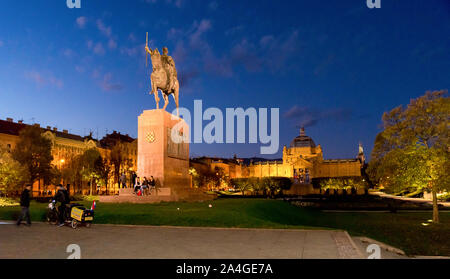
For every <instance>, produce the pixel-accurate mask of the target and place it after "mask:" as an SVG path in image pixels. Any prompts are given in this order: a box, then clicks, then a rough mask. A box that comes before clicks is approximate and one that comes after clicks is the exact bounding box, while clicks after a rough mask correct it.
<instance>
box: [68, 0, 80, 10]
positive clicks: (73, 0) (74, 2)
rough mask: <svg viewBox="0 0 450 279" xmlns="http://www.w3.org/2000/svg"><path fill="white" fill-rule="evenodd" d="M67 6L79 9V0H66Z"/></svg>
mask: <svg viewBox="0 0 450 279" xmlns="http://www.w3.org/2000/svg"><path fill="white" fill-rule="evenodd" d="M66 3H67V8H69V9H73V8H77V9H80V8H81V0H67V1H66Z"/></svg>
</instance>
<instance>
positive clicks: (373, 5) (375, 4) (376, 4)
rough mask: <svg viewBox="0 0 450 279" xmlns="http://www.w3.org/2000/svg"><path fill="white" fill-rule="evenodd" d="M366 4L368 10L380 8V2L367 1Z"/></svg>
mask: <svg viewBox="0 0 450 279" xmlns="http://www.w3.org/2000/svg"><path fill="white" fill-rule="evenodd" d="M366 4H367V8H369V9H373V8H377V9H380V8H381V0H367V2H366Z"/></svg>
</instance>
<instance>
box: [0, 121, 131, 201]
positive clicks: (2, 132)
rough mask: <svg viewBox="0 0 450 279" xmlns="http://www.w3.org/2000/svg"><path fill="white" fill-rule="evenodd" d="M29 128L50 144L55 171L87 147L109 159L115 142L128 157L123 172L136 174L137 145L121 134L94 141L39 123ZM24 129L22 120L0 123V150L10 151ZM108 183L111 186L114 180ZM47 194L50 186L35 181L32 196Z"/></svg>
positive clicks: (50, 188) (52, 188) (88, 137)
mask: <svg viewBox="0 0 450 279" xmlns="http://www.w3.org/2000/svg"><path fill="white" fill-rule="evenodd" d="M33 125H34V126H37V127H39V128H41V130H42V136H44V137H46V138H48V139H49V140H50V141H51V145H52V156H53V161H52V165H53V166H55V167H56V168H57V169H59V170H62V169H63V168H64V167H65V165H66V164H67V163H68V162H70V161H71V160H72V159H73V158H75V157H76V156H78V155H81V154H83V153H84V152H85V151H86V150H88V149H91V148H96V149H97V150H98V151H99V153H100V154H101V156H102V157H103V158H109V157H110V153H111V149H112V147H113V146H114V145H115V143H117V142H119V141H123V142H125V143H126V144H125V147H126V148H125V150H124V153H125V157H127V158H129V162H130V163H129V164H128V165H127V171H128V172H132V171H136V161H137V160H136V158H137V150H136V147H135V146H137V144H136V141H137V140H135V139H133V138H131V137H129V136H128V135H121V134H120V133H117V132H114V133H112V134H109V135H106V136H105V137H104V138H103V139H102V140H100V141H97V140H95V139H93V138H92V136H86V137H82V136H79V135H74V134H70V133H69V132H68V130H62V131H58V129H57V128H52V127H49V126H47V127H45V128H43V127H40V125H39V124H33ZM28 126H30V124H25V123H23V121H18V122H14V121H13V119H11V118H7V119H6V120H0V147H2V148H6V150H7V151H9V152H11V151H12V150H13V149H14V148H15V146H16V144H17V142H18V141H19V133H20V131H21V130H23V129H24V128H26V127H28ZM107 163H110V162H109V160H107ZM110 183H114V181H111V182H110ZM69 190H71V194H74V193H75V192H74V189H69ZM49 191H50V192H52V193H53V192H54V187H44V185H43V182H42V181H37V182H35V184H34V185H33V193H34V194H37V195H43V194H48V193H49Z"/></svg>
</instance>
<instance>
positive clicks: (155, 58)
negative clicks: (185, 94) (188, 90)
mask: <svg viewBox="0 0 450 279" xmlns="http://www.w3.org/2000/svg"><path fill="white" fill-rule="evenodd" d="M146 51H147V53H149V54H150V58H151V60H152V65H153V72H152V74H151V76H150V80H151V82H152V90H151V91H150V94H155V102H156V109H159V96H158V90H161V92H162V96H163V98H164V107H163V109H164V110H165V109H166V107H167V105H168V104H169V95H172V96H173V98H174V100H175V105H176V107H177V116H179V115H180V114H179V93H180V84H179V82H178V79H177V77H176V75H173V74H172V75H171V73H170V71H169V70H168V69H167V68H166V67H164V65H163V62H162V59H161V54H160V53H159V51H158V49H155V50H151V49H150V48H148V47H146ZM174 70H175V69H174ZM169 75H171V76H170V78H172V79H173V82H172V85H171V84H169V81H170V79H169Z"/></svg>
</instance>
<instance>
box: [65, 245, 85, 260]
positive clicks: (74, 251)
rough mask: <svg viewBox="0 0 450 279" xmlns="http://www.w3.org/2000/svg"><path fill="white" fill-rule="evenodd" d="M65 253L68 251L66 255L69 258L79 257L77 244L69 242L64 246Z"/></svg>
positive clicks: (79, 252) (75, 258)
mask: <svg viewBox="0 0 450 279" xmlns="http://www.w3.org/2000/svg"><path fill="white" fill-rule="evenodd" d="M66 253H70V254H69V256H67V259H69V260H78V259H81V248H80V245H78V244H69V245H68V246H67V248H66Z"/></svg>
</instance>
